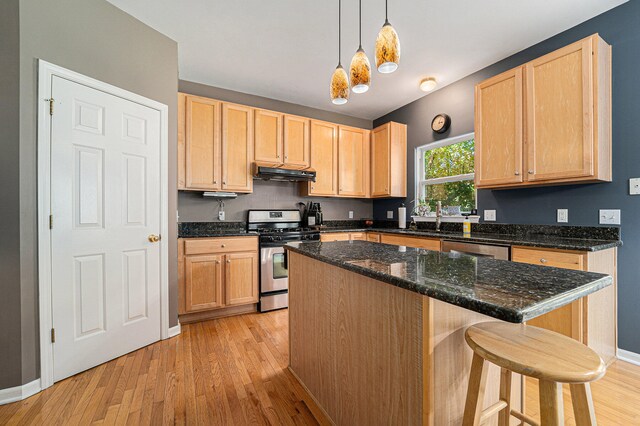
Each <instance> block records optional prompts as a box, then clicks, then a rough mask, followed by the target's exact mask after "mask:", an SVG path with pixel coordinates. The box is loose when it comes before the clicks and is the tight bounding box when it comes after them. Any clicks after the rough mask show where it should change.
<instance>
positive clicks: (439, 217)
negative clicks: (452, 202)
mask: <svg viewBox="0 0 640 426" xmlns="http://www.w3.org/2000/svg"><path fill="white" fill-rule="evenodd" d="M440 222H442V201H436V232H440Z"/></svg>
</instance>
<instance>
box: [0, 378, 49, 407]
mask: <svg viewBox="0 0 640 426" xmlns="http://www.w3.org/2000/svg"><path fill="white" fill-rule="evenodd" d="M41 390H42V389H41V388H40V379H36V380H34V381H33V382H29V383H27V384H24V385H22V386H15V387H12V388H9V389H0V405H4V404H9V403H10V402H16V401H22V400H23V399H25V398H29V397H30V396H31V395H34V394H36V393H38V392H40V391H41Z"/></svg>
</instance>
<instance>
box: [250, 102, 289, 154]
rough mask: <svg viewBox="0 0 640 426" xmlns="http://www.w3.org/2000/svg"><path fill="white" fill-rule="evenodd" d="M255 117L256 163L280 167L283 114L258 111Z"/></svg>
mask: <svg viewBox="0 0 640 426" xmlns="http://www.w3.org/2000/svg"><path fill="white" fill-rule="evenodd" d="M253 117H254V123H255V124H254V145H253V154H254V159H255V161H258V162H261V163H264V164H265V165H267V164H268V165H271V166H274V167H277V166H280V165H281V164H282V163H283V155H282V136H283V131H282V114H281V113H279V112H273V111H266V110H263V109H256V110H254V113H253Z"/></svg>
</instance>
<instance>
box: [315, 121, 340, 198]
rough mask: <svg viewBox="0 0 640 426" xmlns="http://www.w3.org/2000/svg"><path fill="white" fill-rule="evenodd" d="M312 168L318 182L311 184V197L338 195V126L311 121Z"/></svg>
mask: <svg viewBox="0 0 640 426" xmlns="http://www.w3.org/2000/svg"><path fill="white" fill-rule="evenodd" d="M311 167H312V168H313V169H315V171H316V181H315V182H310V183H309V195H336V194H337V193H338V170H337V169H338V126H336V125H335V124H331V123H325V122H321V121H314V120H312V121H311Z"/></svg>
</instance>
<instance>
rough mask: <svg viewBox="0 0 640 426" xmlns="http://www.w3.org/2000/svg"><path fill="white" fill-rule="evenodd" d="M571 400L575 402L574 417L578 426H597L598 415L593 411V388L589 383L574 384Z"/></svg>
mask: <svg viewBox="0 0 640 426" xmlns="http://www.w3.org/2000/svg"><path fill="white" fill-rule="evenodd" d="M570 387H571V400H572V401H573V415H574V416H575V417H576V425H577V426H595V425H596V413H595V411H594V410H593V398H591V386H589V383H580V384H572V385H570Z"/></svg>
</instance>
